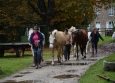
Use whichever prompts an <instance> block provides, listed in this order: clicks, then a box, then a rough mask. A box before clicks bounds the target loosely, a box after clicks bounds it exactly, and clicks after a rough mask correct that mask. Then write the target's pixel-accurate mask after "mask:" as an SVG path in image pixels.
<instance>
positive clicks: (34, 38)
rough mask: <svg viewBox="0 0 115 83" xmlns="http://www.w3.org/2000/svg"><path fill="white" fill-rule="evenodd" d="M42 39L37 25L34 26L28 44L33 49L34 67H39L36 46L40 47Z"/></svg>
mask: <svg viewBox="0 0 115 83" xmlns="http://www.w3.org/2000/svg"><path fill="white" fill-rule="evenodd" d="M43 40H44V38H43V36H42V34H41V33H40V32H38V27H37V26H34V31H33V33H32V34H31V36H30V45H31V46H32V48H33V50H34V62H35V67H36V69H38V67H39V68H41V65H40V64H41V55H38V54H39V53H37V51H38V48H39V47H42V45H43V44H42V41H43Z"/></svg>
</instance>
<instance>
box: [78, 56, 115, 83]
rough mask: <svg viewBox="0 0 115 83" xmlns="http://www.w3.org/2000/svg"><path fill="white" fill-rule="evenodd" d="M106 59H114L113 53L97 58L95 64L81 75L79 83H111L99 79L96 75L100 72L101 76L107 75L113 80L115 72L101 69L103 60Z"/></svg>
mask: <svg viewBox="0 0 115 83" xmlns="http://www.w3.org/2000/svg"><path fill="white" fill-rule="evenodd" d="M104 60H107V61H110V60H114V61H115V54H112V55H110V56H109V57H106V58H104V59H101V60H99V61H98V62H97V63H96V64H94V65H92V66H91V67H90V68H89V69H88V70H87V71H86V73H85V74H84V75H83V76H82V77H81V79H80V83H112V82H108V81H106V80H104V79H101V78H99V77H98V76H97V74H100V75H102V76H106V77H109V78H110V79H113V80H115V72H107V71H104V70H103V61H104Z"/></svg>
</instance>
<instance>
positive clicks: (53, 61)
mask: <svg viewBox="0 0 115 83" xmlns="http://www.w3.org/2000/svg"><path fill="white" fill-rule="evenodd" d="M52 65H54V48H52Z"/></svg>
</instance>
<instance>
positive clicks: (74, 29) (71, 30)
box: [68, 26, 76, 32]
mask: <svg viewBox="0 0 115 83" xmlns="http://www.w3.org/2000/svg"><path fill="white" fill-rule="evenodd" d="M68 30H69V31H70V32H74V31H76V28H75V27H74V26H71V28H70V29H68Z"/></svg>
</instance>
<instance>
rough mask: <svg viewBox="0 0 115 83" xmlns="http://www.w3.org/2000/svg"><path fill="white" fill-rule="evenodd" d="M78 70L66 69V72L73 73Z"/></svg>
mask: <svg viewBox="0 0 115 83" xmlns="http://www.w3.org/2000/svg"><path fill="white" fill-rule="evenodd" d="M77 71H78V70H67V72H72V73H74V72H77Z"/></svg>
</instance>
